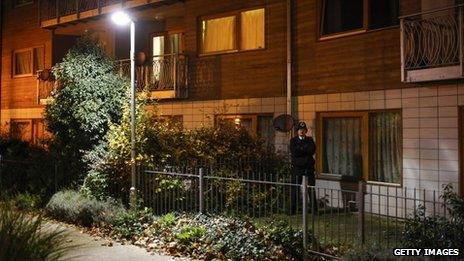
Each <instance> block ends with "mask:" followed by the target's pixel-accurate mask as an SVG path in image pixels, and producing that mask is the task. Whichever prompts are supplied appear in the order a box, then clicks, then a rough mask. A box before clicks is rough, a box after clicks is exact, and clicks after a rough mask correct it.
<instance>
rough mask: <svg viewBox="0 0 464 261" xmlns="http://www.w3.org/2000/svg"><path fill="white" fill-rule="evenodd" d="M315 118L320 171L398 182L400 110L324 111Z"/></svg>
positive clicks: (400, 148) (400, 166)
mask: <svg viewBox="0 0 464 261" xmlns="http://www.w3.org/2000/svg"><path fill="white" fill-rule="evenodd" d="M317 122H318V126H317V128H318V130H319V133H318V140H320V141H321V144H320V147H319V151H318V155H317V158H318V166H319V169H320V171H321V172H322V173H324V174H336V175H340V176H345V177H352V178H354V179H356V180H359V179H364V180H369V181H377V182H387V183H400V182H401V172H402V170H401V169H402V158H401V150H402V138H401V112H399V111H382V112H333V113H330V112H327V113H319V114H318V121H317Z"/></svg>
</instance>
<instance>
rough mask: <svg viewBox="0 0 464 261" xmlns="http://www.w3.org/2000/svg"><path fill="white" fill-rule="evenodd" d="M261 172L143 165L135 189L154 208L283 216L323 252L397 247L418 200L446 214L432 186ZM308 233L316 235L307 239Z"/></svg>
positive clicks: (262, 219)
mask: <svg viewBox="0 0 464 261" xmlns="http://www.w3.org/2000/svg"><path fill="white" fill-rule="evenodd" d="M219 172H220V173H219ZM259 173H260V170H259V169H255V170H250V172H248V173H244V172H238V171H235V170H232V171H227V170H220V169H213V171H211V170H208V168H189V167H182V168H178V167H167V168H164V169H153V168H140V169H139V172H138V176H137V188H138V190H139V192H138V193H139V196H140V198H141V199H142V201H143V203H144V205H145V206H146V207H150V208H152V209H153V211H154V212H155V213H156V214H159V215H162V214H166V213H169V212H194V213H195V212H202V213H209V214H221V215H232V216H238V217H247V218H250V219H251V220H253V221H254V222H255V223H256V224H267V223H269V222H271V221H275V220H286V221H287V222H288V223H289V224H291V225H292V226H295V227H299V228H300V229H303V232H304V235H305V237H304V244H305V245H306V246H307V247H308V249H310V250H311V251H314V252H317V253H321V254H323V253H322V252H321V251H322V249H323V246H328V245H329V246H330V245H333V246H336V245H340V244H344V245H348V246H363V245H367V243H368V244H376V245H378V246H383V247H385V248H391V247H398V245H399V243H400V240H401V234H402V231H403V228H404V222H405V220H407V219H408V218H409V217H411V216H412V215H413V214H415V213H416V212H417V211H418V209H419V207H420V205H422V206H425V207H426V211H427V215H433V216H445V217H446V214H447V206H446V205H445V203H444V202H443V201H442V200H441V199H440V197H439V194H438V193H437V192H436V191H428V190H423V189H416V188H412V189H408V188H401V187H385V186H380V185H370V184H366V183H365V182H359V183H358V188H357V190H356V189H355V190H347V189H342V188H340V187H337V183H336V182H334V183H333V184H332V186H325V187H320V186H310V185H308V181H307V179H306V178H304V177H303V178H302V181H301V183H300V182H293V181H292V178H289V177H288V176H287V177H285V176H281V177H279V176H278V175H277V176H274V177H271V178H268V175H260V174H259ZM258 175H259V176H258ZM313 237H314V238H315V239H316V240H311V239H312V238H313ZM310 241H311V244H312V245H311V246H309V245H308V244H309V243H308V242H310ZM316 242H317V243H316Z"/></svg>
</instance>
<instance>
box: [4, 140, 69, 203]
mask: <svg viewBox="0 0 464 261" xmlns="http://www.w3.org/2000/svg"><path fill="white" fill-rule="evenodd" d="M0 155H1V156H2V161H1V162H0V169H1V175H0V189H1V191H2V193H3V194H10V195H15V194H17V193H30V194H35V195H40V197H42V198H43V199H45V200H46V199H47V198H48V197H50V196H51V195H52V193H53V191H54V189H55V184H57V183H58V182H57V181H61V180H62V178H63V177H62V176H61V175H59V173H56V172H55V166H54V163H55V160H54V158H53V156H52V155H51V154H50V153H49V152H48V151H47V150H46V149H45V148H43V147H39V146H36V145H33V144H30V143H27V142H24V141H20V140H16V139H10V138H9V137H8V136H5V135H2V136H0ZM59 183H61V182H59ZM57 185H59V184H57Z"/></svg>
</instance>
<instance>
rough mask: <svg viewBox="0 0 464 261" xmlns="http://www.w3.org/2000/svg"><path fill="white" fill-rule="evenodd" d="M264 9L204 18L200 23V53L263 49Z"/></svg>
mask: <svg viewBox="0 0 464 261" xmlns="http://www.w3.org/2000/svg"><path fill="white" fill-rule="evenodd" d="M264 13H265V11H264V8H260V9H254V10H247V11H241V12H235V13H232V14H229V15H224V16H219V17H211V18H205V19H203V20H202V21H201V40H202V41H201V52H202V53H220V52H230V51H239V50H255V49H262V48H264V38H265V32H264V31H265V14H264Z"/></svg>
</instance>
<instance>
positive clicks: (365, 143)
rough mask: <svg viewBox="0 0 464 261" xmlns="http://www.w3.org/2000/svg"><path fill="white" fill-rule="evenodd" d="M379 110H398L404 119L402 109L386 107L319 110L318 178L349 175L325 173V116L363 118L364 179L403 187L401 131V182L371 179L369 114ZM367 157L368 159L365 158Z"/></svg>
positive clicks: (401, 138)
mask: <svg viewBox="0 0 464 261" xmlns="http://www.w3.org/2000/svg"><path fill="white" fill-rule="evenodd" d="M378 112H396V113H399V114H400V115H401V120H402V119H403V116H402V110H401V109H386V110H363V111H331V112H317V113H316V130H317V131H316V141H318V142H317V145H318V146H316V173H317V177H318V178H322V179H332V180H342V179H345V178H346V177H347V176H344V175H339V174H331V173H323V172H322V169H323V168H322V166H323V160H322V155H323V149H324V147H323V144H324V143H323V137H324V128H323V120H324V119H325V118H348V117H349V118H361V121H362V122H361V126H362V134H361V143H362V144H361V147H362V158H363V162H362V164H363V166H362V167H363V174H362V180H364V181H365V182H366V183H368V184H373V185H388V186H395V187H402V186H403V149H402V148H403V147H402V146H403V136H402V135H403V134H402V133H401V137H400V141H401V144H400V145H399V146H401V150H400V158H401V166H400V170H401V172H400V183H390V182H383V181H375V180H369V174H370V173H369V170H370V166H369V163H370V162H369V146H370V143H369V115H370V114H371V113H378ZM402 125H403V124H402V122H400V129H402ZM365 159H367V160H365Z"/></svg>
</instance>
